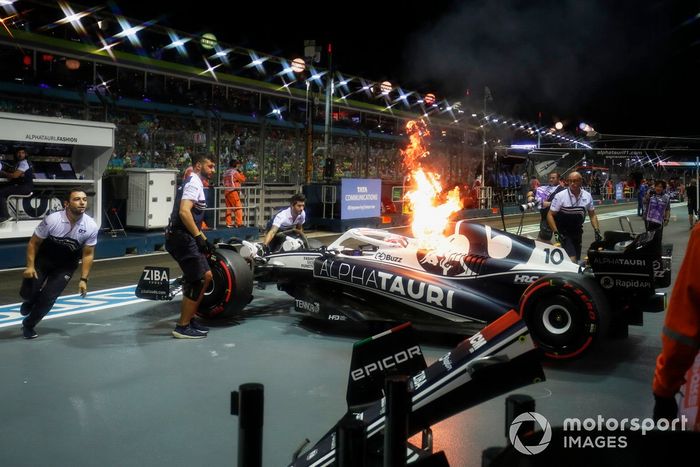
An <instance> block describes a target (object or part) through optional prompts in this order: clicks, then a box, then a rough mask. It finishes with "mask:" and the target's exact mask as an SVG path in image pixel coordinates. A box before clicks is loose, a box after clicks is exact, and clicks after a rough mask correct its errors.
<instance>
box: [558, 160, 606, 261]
mask: <svg viewBox="0 0 700 467" xmlns="http://www.w3.org/2000/svg"><path fill="white" fill-rule="evenodd" d="M567 180H568V182H569V187H568V188H567V189H566V190H563V191H560V192H559V193H557V194H556V196H554V199H552V204H551V206H550V207H549V212H548V213H547V223H548V224H549V228H550V229H552V232H554V236H555V238H556V240H557V242H559V243H560V244H561V247H562V248H564V250H566V253H567V254H568V255H569V257H570V258H571V261H574V262H576V261H578V260H579V259H580V258H581V242H582V240H583V223H584V221H585V220H586V213H588V215H589V216H591V225H592V226H593V229H594V232H595V239H596V241H599V240H601V239H602V237H601V235H600V224H598V216H596V213H595V207H594V206H593V197H592V196H591V194H590V193H588V192H587V191H586V190H584V189H583V188H581V184H582V183H583V177H582V176H581V174H580V173H578V172H571V173H570V174H569V177H568V179H567Z"/></svg>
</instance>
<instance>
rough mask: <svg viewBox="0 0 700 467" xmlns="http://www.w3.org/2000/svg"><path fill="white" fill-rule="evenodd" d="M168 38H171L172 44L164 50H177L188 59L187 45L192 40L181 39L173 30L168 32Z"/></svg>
mask: <svg viewBox="0 0 700 467" xmlns="http://www.w3.org/2000/svg"><path fill="white" fill-rule="evenodd" d="M168 36H169V37H170V44H168V45H166V46H165V47H164V49H175V50H177V51H178V53H179V54H180V55H181V56H183V57H186V56H187V50H186V49H185V44H186V43H187V42H189V41H190V40H191V39H190V38H189V37H184V38H180V36H178V35H177V33H176V32H175V31H173V30H172V29H171V30H169V31H168Z"/></svg>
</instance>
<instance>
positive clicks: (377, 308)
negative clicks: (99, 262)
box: [137, 221, 671, 359]
mask: <svg viewBox="0 0 700 467" xmlns="http://www.w3.org/2000/svg"><path fill="white" fill-rule="evenodd" d="M278 245H279V246H278V248H277V249H276V251H274V252H272V253H265V254H263V253H262V252H261V249H260V248H259V245H256V244H253V243H250V242H246V241H239V240H235V239H234V240H231V241H230V242H228V243H220V244H218V245H217V249H216V252H215V253H214V254H212V256H211V257H210V265H211V267H212V272H213V274H214V281H213V284H212V286H210V288H209V290H207V291H206V293H205V297H204V299H203V302H202V305H201V306H200V309H199V314H200V315H201V316H203V317H207V318H216V317H228V316H232V315H235V314H237V313H240V312H241V311H242V310H243V309H244V308H245V306H246V305H247V304H248V303H249V302H250V301H251V300H252V290H253V282H254V280H255V281H257V282H258V285H259V286H263V285H265V284H276V285H277V288H278V289H279V290H282V291H284V292H286V293H288V294H289V295H290V296H292V297H293V298H294V299H295V300H294V309H295V310H296V311H297V312H299V313H301V314H302V315H304V316H307V317H310V318H315V319H318V320H323V321H334V322H340V323H339V324H342V322H348V321H370V322H376V321H385V322H387V321H388V322H391V323H397V322H405V321H411V322H412V323H413V325H414V327H415V328H417V329H430V330H441V331H448V332H457V333H460V334H464V335H469V334H473V333H475V332H477V331H478V330H480V329H482V328H483V327H484V326H485V325H486V324H488V323H490V322H493V321H494V320H496V319H497V318H499V317H500V316H502V315H503V314H504V313H506V312H507V311H508V310H511V309H515V310H518V312H519V313H520V315H521V316H522V317H523V319H524V320H525V322H526V323H527V325H528V328H529V329H530V331H531V333H532V336H533V339H534V341H535V342H536V343H537V345H538V346H539V347H540V349H541V350H542V351H544V353H545V354H546V355H547V356H549V357H552V358H557V359H566V358H572V357H576V356H578V355H580V354H581V353H583V352H584V351H585V350H586V349H588V348H589V347H590V346H591V345H592V344H593V342H595V341H596V340H597V339H598V338H599V337H600V336H603V335H605V334H606V333H608V331H609V330H611V329H612V330H614V332H615V334H618V335H620V334H622V335H625V334H626V332H627V326H628V324H638V325H641V324H642V314H643V312H645V311H647V312H659V311H663V309H664V297H665V295H664V294H663V293H657V292H656V289H657V288H661V287H666V286H668V285H669V284H670V280H671V278H670V259H669V258H663V257H662V255H661V245H660V240H659V239H658V238H657V237H656V236H655V234H654V232H649V233H644V234H640V235H634V234H631V233H629V232H621V231H611V232H606V233H605V240H602V241H599V242H594V243H593V244H592V245H591V247H590V249H589V251H588V263H587V264H586V265H579V264H576V263H574V262H572V261H571V260H570V259H569V258H568V256H567V254H566V253H565V251H564V250H563V249H561V248H558V247H555V246H552V245H549V244H546V243H541V242H537V241H535V240H532V239H529V238H525V237H520V236H517V235H513V234H510V233H507V232H503V231H500V230H497V229H494V228H491V227H490V226H485V225H481V224H477V223H471V222H468V221H459V222H458V223H456V224H455V229H454V233H453V234H452V235H450V236H449V237H447V238H446V240H445V241H444V242H443V243H442V244H441V245H434V246H430V247H427V248H426V247H424V246H422V245H420V243H419V242H418V240H416V239H414V238H410V237H405V236H401V235H396V234H392V233H389V232H387V231H384V230H375V229H365V228H357V229H352V230H349V231H347V232H346V233H344V234H343V235H342V236H340V238H338V239H337V240H336V241H334V242H333V243H332V244H330V245H328V246H319V245H316V246H310V245H308V243H307V241H306V239H304V238H303V237H302V238H293V237H292V235H291V234H290V235H289V236H288V237H287V238H286V240H285V241H283V242H278ZM664 259H665V260H664ZM149 269H151V271H150V272H149ZM153 269H159V268H146V270H144V273H143V275H142V278H141V279H142V280H141V281H140V283H139V287H138V289H137V296H139V297H142V298H148V299H161V300H162V299H171V298H172V297H173V296H174V294H175V293H176V292H177V291H178V289H177V287H178V286H177V284H170V286H169V287H168V283H167V276H166V281H162V280H161V281H160V283H155V282H154V281H152V280H151V281H148V280H146V279H147V277H150V278H151V279H152V278H153V275H154V274H156V273H158V271H153ZM160 274H161V276H162V273H160ZM161 279H162V277H161Z"/></svg>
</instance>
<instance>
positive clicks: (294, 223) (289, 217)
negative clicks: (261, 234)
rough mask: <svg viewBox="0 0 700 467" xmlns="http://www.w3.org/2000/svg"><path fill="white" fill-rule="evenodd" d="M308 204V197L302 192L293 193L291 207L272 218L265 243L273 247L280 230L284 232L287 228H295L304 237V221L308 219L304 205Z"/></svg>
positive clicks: (268, 246) (290, 201) (290, 200)
mask: <svg viewBox="0 0 700 467" xmlns="http://www.w3.org/2000/svg"><path fill="white" fill-rule="evenodd" d="M305 206H306V197H305V196H304V195H303V194H301V193H296V194H294V195H292V197H291V198H290V199H289V207H288V208H287V209H285V210H283V211H280V212H278V213H277V215H275V217H274V218H273V219H272V222H271V225H270V226H269V230H268V231H267V234H265V240H263V244H264V245H265V246H266V247H267V248H270V249H272V247H273V246H274V243H275V242H273V240H274V239H275V236H276V235H277V233H278V232H284V231H286V230H290V229H294V233H296V234H297V235H298V236H300V237H303V234H304V227H303V225H304V222H305V221H306V213H305V212H304V207H305Z"/></svg>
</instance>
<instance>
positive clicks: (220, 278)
mask: <svg viewBox="0 0 700 467" xmlns="http://www.w3.org/2000/svg"><path fill="white" fill-rule="evenodd" d="M209 267H210V268H211V273H212V276H213V279H212V282H211V284H210V285H209V288H208V289H207V290H206V291H205V292H204V297H203V298H202V303H201V304H200V305H199V310H198V311H197V314H198V315H199V316H201V317H203V318H207V319H221V318H229V317H231V316H233V315H236V314H237V313H240V312H241V311H242V310H243V308H245V307H246V305H248V303H250V301H251V300H252V299H253V272H252V271H251V269H250V266H249V265H248V263H247V262H246V260H245V259H243V257H241V255H239V254H238V253H236V251H235V250H233V249H227V248H217V249H216V252H215V253H214V254H212V255H211V257H210V258H209Z"/></svg>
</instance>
